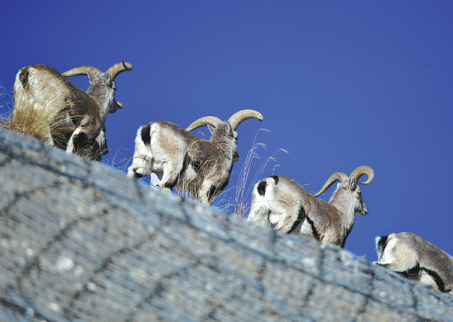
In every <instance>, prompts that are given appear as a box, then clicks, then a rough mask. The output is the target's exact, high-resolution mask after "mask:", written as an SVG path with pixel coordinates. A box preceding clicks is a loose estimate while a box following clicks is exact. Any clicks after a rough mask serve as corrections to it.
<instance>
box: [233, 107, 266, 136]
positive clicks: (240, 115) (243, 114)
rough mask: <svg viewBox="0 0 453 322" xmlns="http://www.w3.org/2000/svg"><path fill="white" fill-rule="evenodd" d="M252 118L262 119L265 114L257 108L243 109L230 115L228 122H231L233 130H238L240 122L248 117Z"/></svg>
mask: <svg viewBox="0 0 453 322" xmlns="http://www.w3.org/2000/svg"><path fill="white" fill-rule="evenodd" d="M250 118H255V119H258V120H260V121H262V120H263V115H262V114H261V113H260V112H257V111H255V110H242V111H239V112H237V113H235V114H233V115H232V116H231V117H230V119H229V120H228V122H229V123H230V125H231V128H232V129H233V131H236V129H237V128H238V126H239V124H241V123H242V122H244V121H245V120H246V119H250Z"/></svg>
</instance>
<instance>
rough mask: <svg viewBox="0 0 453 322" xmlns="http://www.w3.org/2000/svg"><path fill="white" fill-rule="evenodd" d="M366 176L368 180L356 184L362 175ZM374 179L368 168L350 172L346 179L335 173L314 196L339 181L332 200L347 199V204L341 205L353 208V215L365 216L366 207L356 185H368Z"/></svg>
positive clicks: (341, 173)
mask: <svg viewBox="0 0 453 322" xmlns="http://www.w3.org/2000/svg"><path fill="white" fill-rule="evenodd" d="M364 174H366V175H368V180H367V181H365V182H358V181H359V179H360V177H361V176H362V175H364ZM373 178H374V171H373V169H372V168H370V167H368V166H361V167H358V168H357V169H355V170H354V171H352V173H351V175H350V176H349V177H348V176H347V175H346V174H344V173H343V172H335V173H334V174H333V175H331V176H330V178H329V179H328V180H327V181H326V183H325V184H324V186H323V187H322V188H321V190H320V191H319V192H318V193H317V194H315V195H314V196H315V197H317V196H319V195H320V194H322V193H323V192H325V191H326V190H327V189H329V187H330V186H331V185H332V184H334V183H335V182H337V181H339V183H338V184H337V189H336V190H335V192H334V193H333V195H332V198H331V199H330V201H329V202H331V201H332V200H342V201H343V200H344V199H349V200H348V202H346V203H343V204H349V205H351V206H352V207H353V208H354V213H356V214H358V215H360V216H365V215H367V214H368V207H367V205H366V204H365V202H364V201H363V198H362V191H361V189H360V187H359V186H358V185H357V183H361V184H369V183H371V181H373Z"/></svg>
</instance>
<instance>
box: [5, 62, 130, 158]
mask: <svg viewBox="0 0 453 322" xmlns="http://www.w3.org/2000/svg"><path fill="white" fill-rule="evenodd" d="M132 69H133V66H132V65H131V64H129V63H125V62H122V63H118V64H115V65H113V66H112V67H110V68H109V70H107V71H106V72H105V73H102V72H101V71H100V70H99V69H97V68H95V67H88V66H81V67H77V68H73V69H71V70H69V71H67V72H65V73H63V74H60V73H59V72H58V71H57V70H56V69H54V68H52V67H49V66H46V65H40V64H38V65H30V66H27V67H24V68H22V69H20V70H19V72H18V73H17V76H16V80H15V82H14V94H15V96H16V97H18V96H21V97H24V98H25V100H26V101H27V100H28V102H29V104H24V106H22V105H18V106H16V110H15V111H14V113H13V119H14V117H15V114H16V112H17V110H20V109H23V108H33V109H35V110H38V111H42V112H49V111H50V112H51V114H52V117H53V118H54V119H56V118H57V117H58V118H59V119H60V120H61V119H63V121H64V122H63V123H61V124H59V125H58V126H59V127H60V128H61V129H62V131H66V133H64V134H63V136H69V139H68V141H67V147H66V151H67V152H68V153H74V152H77V151H79V150H80V151H82V150H83V149H85V148H86V147H87V146H88V145H92V144H93V143H94V141H95V140H96V139H97V138H98V136H99V135H101V137H100V138H99V139H98V141H99V142H97V143H98V144H99V147H100V148H101V149H104V147H106V142H105V136H104V134H105V133H104V132H105V131H104V129H105V128H104V123H105V121H106V119H107V114H108V113H115V112H116V110H117V109H119V108H122V107H123V105H122V104H121V103H119V102H116V100H115V91H116V85H115V82H114V79H115V77H116V76H118V75H119V74H120V73H122V72H123V71H126V70H132ZM77 75H88V78H89V81H90V87H89V88H88V90H87V91H86V92H84V91H83V90H81V89H80V88H77V87H76V86H74V85H73V84H71V82H69V81H68V80H67V79H66V78H65V77H71V76H77ZM55 100H57V101H55ZM68 101H70V102H71V104H70V107H67V105H66V108H65V102H68ZM68 129H69V130H68ZM68 131H69V132H68ZM47 132H48V134H47V136H46V137H45V139H44V140H45V142H46V143H48V144H50V145H54V140H53V139H52V134H51V129H50V124H49V128H48V131H47ZM57 132H58V128H57ZM60 134H61V133H60ZM102 142H103V143H102ZM104 151H105V150H104ZM101 152H102V151H101ZM82 153H84V152H82ZM103 153H104V154H105V153H106V152H103Z"/></svg>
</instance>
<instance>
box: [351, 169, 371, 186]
mask: <svg viewBox="0 0 453 322" xmlns="http://www.w3.org/2000/svg"><path fill="white" fill-rule="evenodd" d="M364 174H366V175H368V180H367V181H365V182H359V183H361V184H369V183H371V181H373V179H374V171H373V169H371V168H370V167H368V166H366V165H364V166H361V167H358V168H357V169H355V170H354V171H352V173H351V175H350V176H349V177H350V178H351V177H354V178H355V182H356V184H357V182H358V181H359V179H360V177H361V176H363V175H364Z"/></svg>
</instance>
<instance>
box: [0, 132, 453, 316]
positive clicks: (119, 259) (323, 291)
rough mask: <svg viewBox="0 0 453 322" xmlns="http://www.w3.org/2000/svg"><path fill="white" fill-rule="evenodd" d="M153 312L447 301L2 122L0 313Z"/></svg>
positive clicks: (372, 312)
mask: <svg viewBox="0 0 453 322" xmlns="http://www.w3.org/2000/svg"><path fill="white" fill-rule="evenodd" d="M370 238H372V236H370ZM159 320H160V321H204V320H212V321H227V320H232V321H258V320H263V321H301V320H306V321H425V320H431V321H453V298H452V296H450V295H447V294H442V293H439V292H437V291H435V290H431V289H429V288H428V287H426V286H423V285H416V284H414V283H413V282H412V281H409V280H406V279H404V278H402V277H400V276H398V275H396V274H394V273H392V272H390V271H388V270H386V269H383V268H379V267H378V268H374V267H371V265H370V263H369V262H367V261H366V260H364V259H362V258H360V257H356V256H354V255H352V254H350V253H348V252H347V251H345V250H342V249H340V248H337V247H334V246H329V245H321V244H320V243H318V242H316V241H314V240H311V239H305V238H297V237H295V236H289V235H283V234H280V233H277V232H275V231H273V230H271V229H267V228H264V227H259V226H256V225H252V224H250V223H247V222H244V221H242V220H239V219H236V218H233V217H232V216H230V215H228V214H226V213H222V212H219V211H215V210H214V209H211V208H208V207H205V206H202V205H199V204H195V203H194V202H192V201H187V200H183V199H181V198H180V197H175V196H169V195H166V194H163V193H161V192H159V191H157V190H155V189H151V188H149V187H147V186H145V185H144V184H142V183H141V182H139V181H135V180H132V179H129V178H127V177H126V176H125V175H124V174H122V173H119V172H117V171H115V170H114V169H112V168H110V167H108V166H105V165H102V164H97V163H92V162H87V161H84V160H82V159H81V158H79V157H77V156H73V155H68V154H66V153H64V152H63V151H61V150H58V149H55V148H51V147H49V146H47V145H45V144H43V143H41V142H39V141H37V140H35V139H33V138H30V137H25V136H23V135H19V134H15V133H12V132H10V131H8V130H5V129H3V128H0V321H109V322H111V321H159Z"/></svg>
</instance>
